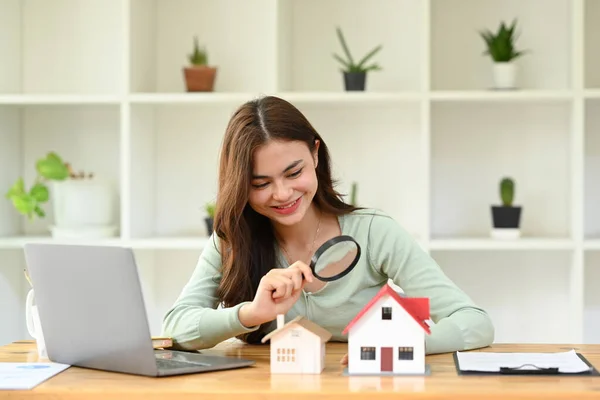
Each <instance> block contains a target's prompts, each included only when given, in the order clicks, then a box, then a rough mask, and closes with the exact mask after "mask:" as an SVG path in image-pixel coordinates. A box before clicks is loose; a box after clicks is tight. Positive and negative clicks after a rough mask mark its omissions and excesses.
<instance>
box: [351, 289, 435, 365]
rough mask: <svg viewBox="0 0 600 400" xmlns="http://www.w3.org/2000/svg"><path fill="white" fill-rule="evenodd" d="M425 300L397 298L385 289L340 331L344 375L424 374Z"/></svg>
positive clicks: (427, 305) (426, 310) (427, 328)
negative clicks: (344, 346) (345, 350)
mask: <svg viewBox="0 0 600 400" xmlns="http://www.w3.org/2000/svg"><path fill="white" fill-rule="evenodd" d="M428 319H429V299H428V298H409V297H401V296H400V295H398V293H396V291H394V289H392V287H391V286H389V285H385V286H384V287H383V288H382V289H381V290H380V291H379V292H378V293H377V294H376V295H375V296H374V297H373V298H372V299H371V301H370V302H369V303H368V304H367V305H366V306H365V307H364V308H363V309H362V310H361V311H360V312H359V313H358V315H356V317H355V318H354V319H353V320H352V321H351V322H350V323H349V324H348V326H347V327H346V328H345V329H344V331H343V334H348V375H353V374H355V375H401V374H425V373H426V366H425V335H426V334H430V333H431V332H430V330H429V326H428V325H427V323H426V322H425V321H426V320H428Z"/></svg>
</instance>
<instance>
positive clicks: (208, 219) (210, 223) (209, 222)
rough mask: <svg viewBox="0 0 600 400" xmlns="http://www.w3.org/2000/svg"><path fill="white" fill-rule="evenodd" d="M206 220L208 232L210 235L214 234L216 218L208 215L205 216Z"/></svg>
mask: <svg viewBox="0 0 600 400" xmlns="http://www.w3.org/2000/svg"><path fill="white" fill-rule="evenodd" d="M204 222H205V223H206V232H207V233H208V236H210V235H212V233H213V223H214V219H213V218H211V217H206V218H204Z"/></svg>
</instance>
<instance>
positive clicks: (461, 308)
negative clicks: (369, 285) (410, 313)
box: [368, 215, 494, 354]
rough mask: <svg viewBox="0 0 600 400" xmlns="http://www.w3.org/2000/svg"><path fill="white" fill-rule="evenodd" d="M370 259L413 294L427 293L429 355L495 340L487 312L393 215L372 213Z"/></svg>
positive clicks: (427, 341)
mask: <svg viewBox="0 0 600 400" xmlns="http://www.w3.org/2000/svg"><path fill="white" fill-rule="evenodd" d="M368 257H369V261H370V262H371V264H372V266H373V267H374V268H375V269H376V270H377V271H378V272H380V273H381V274H383V275H384V276H387V277H388V278H389V279H391V280H392V281H393V282H394V283H395V284H396V285H398V286H399V287H401V288H402V290H403V291H404V294H405V295H407V296H408V297H427V298H429V303H430V315H431V320H432V321H433V322H434V323H435V324H434V325H432V326H431V334H430V335H426V338H425V345H426V352H427V353H428V354H433V353H444V352H453V351H460V350H469V349H474V348H480V347H485V346H488V345H490V344H492V342H493V340H494V326H493V324H492V321H491V319H490V317H489V315H488V314H487V312H486V311H485V310H483V309H482V308H481V307H478V306H477V305H476V304H475V303H474V302H473V300H472V299H471V298H469V296H468V295H467V294H466V293H465V292H463V291H462V290H461V289H460V288H459V287H458V286H457V285H456V284H454V282H452V281H451V280H450V278H448V277H447V276H446V275H445V274H444V272H443V271H442V270H441V268H440V267H439V265H438V264H437V263H436V262H435V261H434V260H433V258H432V257H431V256H429V255H428V254H427V253H426V252H425V251H424V250H423V249H422V248H421V247H420V246H419V244H418V243H416V241H415V240H414V239H413V237H412V236H411V235H410V234H409V233H408V232H406V231H405V230H404V229H403V228H402V227H401V226H400V225H399V224H398V223H397V222H396V221H395V220H394V219H392V218H391V217H389V216H385V215H381V216H380V215H378V216H375V217H373V220H372V222H371V227H370V231H369V246H368Z"/></svg>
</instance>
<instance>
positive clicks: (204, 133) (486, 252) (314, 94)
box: [0, 0, 600, 344]
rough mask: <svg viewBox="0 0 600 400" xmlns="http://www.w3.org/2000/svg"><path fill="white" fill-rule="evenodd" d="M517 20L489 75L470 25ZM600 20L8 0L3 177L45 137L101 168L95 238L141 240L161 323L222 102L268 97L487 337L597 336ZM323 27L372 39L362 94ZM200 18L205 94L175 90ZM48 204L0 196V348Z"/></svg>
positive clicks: (370, 5) (219, 2) (3, 15)
mask: <svg viewBox="0 0 600 400" xmlns="http://www.w3.org/2000/svg"><path fill="white" fill-rule="evenodd" d="M542 13H544V16H543V18H542V17H541V16H542ZM515 17H516V18H518V19H519V28H520V29H521V36H520V38H519V41H518V42H517V44H518V46H519V47H520V48H523V49H529V50H531V52H530V53H528V54H527V55H526V56H524V57H522V58H521V59H519V65H520V81H519V83H520V87H521V89H520V90H516V91H504V92H498V91H493V90H489V87H490V86H491V66H490V60H489V58H488V57H485V56H483V55H482V51H483V50H484V44H483V41H482V39H481V38H480V37H479V35H478V33H477V31H478V30H479V29H482V28H490V29H493V30H495V29H496V28H497V26H498V24H499V22H500V20H505V21H510V20H512V19H513V18H515ZM599 17H600V0H505V1H502V2H498V1H493V0H369V1H366V0H328V1H326V2H324V1H320V0H302V1H292V0H253V1H252V2H239V1H224V0H85V1H84V0H55V1H53V2H52V3H51V4H49V3H48V2H47V1H45V0H5V1H3V2H2V3H1V4H0V34H1V35H2V36H3V37H8V38H11V40H6V41H3V42H0V54H2V57H3V59H2V62H0V190H1V191H2V192H5V190H7V189H8V187H9V186H10V185H11V184H12V183H13V182H14V181H15V180H16V179H17V178H18V177H19V176H23V177H24V178H25V180H26V182H28V184H29V183H30V182H31V180H32V179H33V176H34V169H33V166H34V162H35V160H36V159H38V158H39V157H41V156H43V155H44V154H45V153H46V152H47V151H49V150H55V151H57V152H59V154H61V155H62V156H63V157H64V158H65V159H68V160H69V161H70V162H72V163H73V164H74V165H75V166H76V167H77V168H83V169H85V170H88V171H94V172H95V174H96V175H97V176H101V177H103V178H106V179H110V180H112V181H114V182H115V184H117V185H118V187H119V195H120V196H119V199H120V209H119V219H118V221H117V222H118V224H119V227H120V230H119V236H118V237H115V238H112V239H110V240H102V241H92V243H95V244H106V245H114V244H116V245H126V246H131V247H133V248H134V249H135V252H136V257H137V260H138V262H139V266H140V271H141V275H142V281H143V285H144V290H145V295H146V300H147V303H148V311H149V318H150V323H151V326H152V333H153V334H159V333H160V322H161V318H162V315H163V313H164V312H165V311H166V309H167V308H168V307H169V306H170V305H171V304H172V302H173V301H174V299H175V298H176V296H177V295H178V294H179V291H180V290H181V287H182V286H183V284H185V282H186V281H187V279H188V278H189V275H190V273H191V272H192V270H193V268H194V266H195V263H196V260H197V257H198V255H199V253H200V251H201V250H202V247H203V246H204V244H205V243H206V232H205V229H204V222H203V218H204V212H203V209H202V207H203V205H204V203H206V202H207V201H210V200H213V199H214V197H215V194H216V180H217V160H218V153H219V146H220V144H221V140H222V135H223V132H224V128H225V125H226V123H227V121H228V118H229V115H230V114H231V112H232V111H233V110H234V109H235V108H236V107H237V106H238V105H240V104H241V103H242V102H245V101H246V100H248V99H251V98H253V97H256V96H258V95H261V94H275V95H279V96H281V97H283V98H286V99H288V100H290V101H292V102H293V103H294V104H295V105H297V106H298V107H299V108H300V109H301V110H302V111H304V112H305V113H306V115H307V116H308V118H309V119H310V120H311V122H313V124H314V125H315V126H316V128H317V129H318V130H319V131H320V133H321V134H322V135H323V137H324V139H325V140H326V142H327V144H328V146H329V147H330V149H331V152H332V157H333V162H334V172H335V174H336V177H337V178H338V179H339V181H340V186H339V189H340V191H342V192H344V193H347V192H348V190H349V185H350V183H351V182H352V181H357V182H358V183H359V193H358V200H359V202H360V203H361V205H367V206H374V207H379V208H382V209H384V210H385V211H387V212H389V213H390V214H392V215H393V216H394V217H396V218H397V219H398V221H400V223H401V224H402V225H404V226H405V227H406V228H407V229H408V230H409V231H410V232H411V233H412V234H413V235H414V236H415V237H416V238H417V239H418V240H419V243H421V244H422V245H423V247H424V248H425V249H426V250H427V251H429V252H430V253H431V254H432V256H433V257H434V258H435V259H436V260H437V261H438V262H439V264H440V265H441V267H442V269H443V270H444V271H445V272H446V273H447V274H448V275H449V276H450V277H451V278H452V279H453V280H454V281H455V282H456V283H457V284H458V285H459V286H461V287H462V288H463V289H464V290H465V291H467V292H468V293H469V294H470V295H471V296H472V297H473V299H474V300H475V301H476V302H477V303H478V304H480V305H482V306H483V307H485V308H486V309H487V310H488V311H489V312H490V314H491V315H492V318H493V319H494V322H495V325H496V331H497V335H496V340H497V341H498V342H598V340H599V339H598V338H600V322H599V321H600V318H599V317H600V295H599V294H598V293H600V292H598V290H596V286H597V284H596V282H599V280H600V272H599V271H600V212H599V211H597V204H600V201H599V200H600V189H598V187H600V186H598V185H597V184H596V182H597V181H598V180H599V179H600V134H599V133H598V130H599V129H600V117H598V115H600V73H599V72H598V71H600V68H599V67H600V56H599V54H600V28H598V27H597V24H595V23H594V22H595V21H596V19H597V18H599ZM336 25H340V26H341V27H342V28H343V30H344V33H345V35H346V38H347V40H348V42H349V45H350V47H351V49H352V51H353V52H354V54H355V55H356V56H359V55H362V54H365V53H366V52H367V51H369V50H370V49H371V48H372V47H374V46H375V45H377V44H380V43H381V44H383V46H384V47H383V50H382V52H381V53H380V54H379V55H378V56H377V57H376V59H377V61H378V62H379V63H380V64H381V65H382V66H383V68H384V69H383V70H382V71H379V72H374V73H370V74H369V76H368V81H367V91H366V92H364V93H354V92H344V91H343V86H342V77H341V73H340V71H339V69H338V65H337V64H336V62H335V60H334V59H333V58H332V57H331V53H332V52H333V51H336V52H340V51H341V49H340V45H339V43H338V42H337V38H336V36H335V26H336ZM194 35H198V37H199V39H200V41H201V42H202V43H205V44H206V46H207V49H208V51H209V60H210V62H211V63H212V64H215V65H217V66H218V67H219V71H218V75H217V81H216V87H215V92H214V93H194V94H192V93H185V89H184V82H183V76H182V67H183V66H184V65H185V63H186V62H187V59H186V55H187V54H188V52H189V51H190V49H191V46H192V38H193V36H194ZM505 175H510V176H512V177H514V178H515V180H516V185H517V186H516V202H517V203H519V204H521V205H523V207H524V209H523V219H522V232H523V238H522V239H519V240H516V241H509V242H507V241H495V240H492V239H490V237H489V230H490V225H491V216H490V205H491V204H493V203H497V202H498V201H499V196H498V183H499V180H500V178H501V177H503V176H505ZM51 206H52V203H51V202H50V203H49V205H48V207H46V209H47V211H48V216H47V218H46V219H44V220H39V219H38V220H36V221H34V222H33V223H29V222H26V221H25V220H24V219H23V218H22V217H20V216H18V215H17V213H16V212H15V211H14V210H13V209H12V206H11V204H10V203H9V202H8V201H6V200H5V201H4V202H0V320H1V321H3V323H2V324H1V325H0V344H2V343H6V342H9V341H12V340H16V339H21V338H24V337H27V332H26V329H25V322H24V307H23V305H24V300H25V295H26V292H27V290H28V287H27V284H26V282H25V279H24V278H23V273H22V270H23V268H24V261H23V254H22V246H23V244H24V243H25V242H27V241H48V240H51V239H50V238H49V236H48V225H49V224H51V223H52V218H53V216H52V211H51ZM84 267H85V266H82V268H84ZM65 285H68V282H65ZM109 291H110V289H109V288H107V293H108V292H109Z"/></svg>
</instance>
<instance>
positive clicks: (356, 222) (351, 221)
mask: <svg viewBox="0 0 600 400" xmlns="http://www.w3.org/2000/svg"><path fill="white" fill-rule="evenodd" d="M340 224H341V228H342V233H343V234H347V235H350V236H355V237H357V238H358V237H364V238H368V237H372V236H374V235H375V236H377V235H385V234H389V233H404V230H403V229H402V227H401V226H400V224H399V223H398V221H396V220H395V219H394V218H393V217H392V216H391V215H390V214H388V213H387V212H385V211H383V210H381V209H378V208H360V209H357V210H354V211H352V212H351V213H349V214H346V215H344V216H343V217H342V218H341V219H340Z"/></svg>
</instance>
